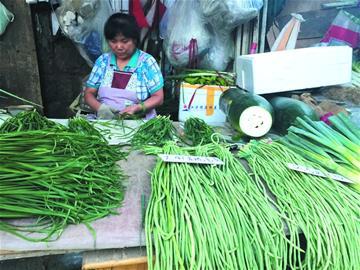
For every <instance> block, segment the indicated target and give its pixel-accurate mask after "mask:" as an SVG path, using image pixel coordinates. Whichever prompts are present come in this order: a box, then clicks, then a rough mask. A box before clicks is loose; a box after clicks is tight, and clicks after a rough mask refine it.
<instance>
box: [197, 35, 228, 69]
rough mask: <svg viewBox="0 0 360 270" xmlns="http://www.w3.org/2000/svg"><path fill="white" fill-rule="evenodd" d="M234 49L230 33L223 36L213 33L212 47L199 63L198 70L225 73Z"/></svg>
mask: <svg viewBox="0 0 360 270" xmlns="http://www.w3.org/2000/svg"><path fill="white" fill-rule="evenodd" d="M234 47H235V46H234V40H233V38H232V36H231V33H228V34H223V35H220V34H218V33H215V34H214V39H213V42H212V46H211V48H210V50H209V51H208V53H207V54H206V55H205V56H204V58H203V59H202V60H201V61H200V64H199V68H201V69H208V70H217V71H225V70H226V67H227V66H228V64H229V62H230V61H231V60H232V59H233V57H234Z"/></svg>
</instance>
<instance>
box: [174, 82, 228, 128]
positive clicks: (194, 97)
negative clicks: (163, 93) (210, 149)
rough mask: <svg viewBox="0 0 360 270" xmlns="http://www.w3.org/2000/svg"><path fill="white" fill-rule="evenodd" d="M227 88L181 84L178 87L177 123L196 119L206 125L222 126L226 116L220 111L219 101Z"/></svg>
mask: <svg viewBox="0 0 360 270" xmlns="http://www.w3.org/2000/svg"><path fill="white" fill-rule="evenodd" d="M227 89H228V87H225V86H223V87H220V86H216V85H200V84H194V85H192V84H188V83H182V84H181V85H180V103H179V121H180V122H185V121H186V119H188V118H189V117H198V118H201V119H203V120H204V121H205V122H206V123H208V124H214V125H216V124H222V123H225V121H226V115H225V114H224V113H223V112H222V111H221V110H220V107H219V99H220V95H221V94H222V92H223V91H226V90H227Z"/></svg>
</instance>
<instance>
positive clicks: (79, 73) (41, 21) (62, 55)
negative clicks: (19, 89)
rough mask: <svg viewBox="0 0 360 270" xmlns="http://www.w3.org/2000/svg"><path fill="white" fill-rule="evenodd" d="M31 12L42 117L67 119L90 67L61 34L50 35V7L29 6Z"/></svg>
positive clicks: (44, 4) (41, 5)
mask: <svg viewBox="0 0 360 270" xmlns="http://www.w3.org/2000/svg"><path fill="white" fill-rule="evenodd" d="M31 13H32V22H33V25H34V34H35V44H36V49H37V59H38V65H39V73H40V83H41V89H42V91H41V94H42V99H43V103H44V106H45V109H44V112H45V115H46V116H48V117H52V118H67V117H69V116H71V115H72V112H71V111H70V110H69V108H68V106H69V105H70V104H71V102H72V101H73V100H74V99H75V98H76V96H77V95H78V94H79V93H80V91H81V87H82V83H81V80H82V79H83V78H84V77H85V76H86V75H87V74H88V73H89V72H90V71H91V68H90V67H89V66H88V64H87V63H86V62H85V60H84V59H83V58H82V57H81V56H80V54H79V52H78V51H77V49H76V47H75V45H74V44H73V43H72V42H71V41H70V39H68V38H67V37H65V36H64V35H63V34H61V31H59V32H58V33H57V34H56V35H55V36H53V34H52V32H51V27H52V26H51V6H50V5H49V4H46V3H43V4H37V5H31Z"/></svg>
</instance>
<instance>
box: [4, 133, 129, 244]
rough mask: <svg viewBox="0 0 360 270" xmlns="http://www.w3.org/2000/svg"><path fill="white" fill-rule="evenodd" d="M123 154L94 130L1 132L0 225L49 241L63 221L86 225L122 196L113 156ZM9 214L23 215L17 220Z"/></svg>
mask: <svg viewBox="0 0 360 270" xmlns="http://www.w3.org/2000/svg"><path fill="white" fill-rule="evenodd" d="M125 157H126V155H125V154H124V153H123V152H122V151H121V149H120V148H119V147H115V146H110V145H108V144H107V143H106V142H104V140H102V139H101V138H99V137H98V136H94V135H88V134H82V133H73V132H69V131H63V130H33V131H17V132H9V133H5V134H1V135H0V160H1V170H0V219H1V221H0V230H3V231H6V232H8V233H11V234H14V235H16V236H18V237H21V238H23V239H26V240H29V241H53V240H55V239H57V238H58V237H60V235H61V233H62V232H63V230H64V229H65V228H66V226H67V225H68V224H79V223H85V224H86V225H89V224H90V223H91V222H92V221H94V220H96V219H99V218H102V217H105V216H107V215H109V214H112V213H116V208H118V207H119V206H120V205H121V202H122V200H123V197H124V186H123V179H124V174H123V172H122V171H121V169H120V168H119V166H118V165H117V164H116V162H117V161H118V160H120V159H124V158H125ZM12 218H27V219H26V220H24V223H20V224H23V225H20V224H19V223H13V222H12ZM28 218H32V219H28ZM89 226H90V225H89Z"/></svg>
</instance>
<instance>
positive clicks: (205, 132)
mask: <svg viewBox="0 0 360 270" xmlns="http://www.w3.org/2000/svg"><path fill="white" fill-rule="evenodd" d="M184 133H185V136H184V137H185V140H187V141H189V142H190V143H191V145H200V144H208V143H211V142H212V136H213V134H215V131H214V129H213V128H212V127H211V126H209V125H208V124H207V123H205V121H204V120H202V119H200V118H197V117H190V118H188V119H187V120H186V121H185V123H184Z"/></svg>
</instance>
